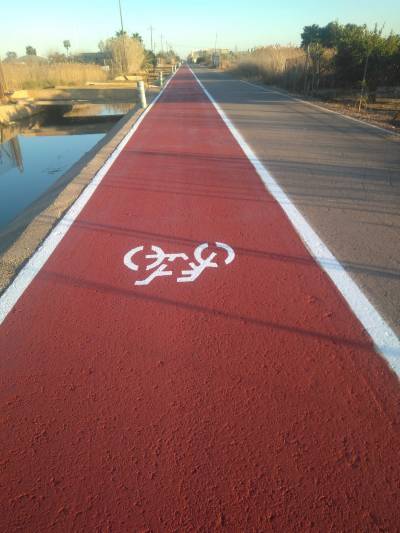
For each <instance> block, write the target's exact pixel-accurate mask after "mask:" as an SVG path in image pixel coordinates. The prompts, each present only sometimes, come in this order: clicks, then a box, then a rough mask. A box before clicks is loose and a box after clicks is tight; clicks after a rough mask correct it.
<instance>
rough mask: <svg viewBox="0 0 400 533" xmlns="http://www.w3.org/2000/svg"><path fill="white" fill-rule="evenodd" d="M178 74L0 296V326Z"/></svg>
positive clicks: (136, 123) (147, 109)
mask: <svg viewBox="0 0 400 533" xmlns="http://www.w3.org/2000/svg"><path fill="white" fill-rule="evenodd" d="M177 72H178V71H177ZM175 74H176V72H175V73H174V74H173V75H172V76H171V78H170V79H169V80H168V82H167V83H166V84H165V86H164V87H163V89H162V90H161V91H160V93H159V94H158V95H157V97H156V98H155V99H154V100H153V102H152V103H151V104H150V105H149V106H148V107H147V108H146V110H145V111H144V112H143V113H142V114H141V115H140V117H139V119H138V120H137V121H136V122H135V124H134V125H133V126H132V128H131V129H130V130H129V131H128V133H127V134H126V135H125V137H124V138H123V139H122V141H121V142H120V143H119V145H118V146H117V147H116V149H115V150H114V152H112V154H111V155H110V157H109V158H108V159H107V161H106V162H105V163H104V165H103V166H102V167H101V168H100V169H99V170H98V171H97V173H96V175H95V176H94V178H93V179H92V181H91V182H90V183H89V184H88V185H87V186H86V188H85V189H84V190H83V192H82V193H81V195H80V196H79V197H78V198H77V199H76V200H75V202H74V203H73V205H72V206H71V207H70V208H69V210H68V211H67V213H66V214H65V215H64V216H63V218H62V219H61V220H60V221H59V222H58V224H57V225H56V226H55V227H54V229H53V230H52V231H51V233H50V234H49V235H48V236H47V238H46V239H45V240H44V241H43V243H42V244H41V246H40V247H39V248H38V249H37V251H36V252H35V253H34V254H33V256H32V257H31V258H30V259H29V261H28V262H27V264H26V265H25V266H24V267H23V268H22V270H21V271H20V272H19V274H18V275H17V277H16V278H15V279H14V281H13V282H12V283H11V285H10V286H9V287H8V288H7V289H6V291H5V292H4V293H3V294H2V296H1V297H0V325H1V324H2V323H3V322H4V320H5V319H6V317H7V315H8V314H9V312H10V311H11V310H12V308H13V307H14V305H15V304H16V303H17V301H18V300H19V298H20V297H21V296H22V294H23V293H24V292H25V290H26V289H27V288H28V286H29V285H30V283H32V281H33V279H34V278H35V277H36V275H37V274H38V273H39V271H40V270H41V268H42V267H43V265H44V264H45V263H46V261H47V260H48V259H49V257H50V256H51V254H52V253H53V252H54V250H55V249H56V248H57V246H58V245H59V244H60V242H61V240H62V239H63V238H64V237H65V235H66V233H67V232H68V230H69V228H70V227H71V226H72V224H73V223H74V221H75V219H76V218H77V217H78V215H79V213H80V212H81V211H82V209H83V208H84V207H85V205H86V204H87V203H88V201H89V200H90V198H91V197H92V196H93V194H94V192H95V190H96V189H97V187H98V186H99V184H100V183H101V181H102V180H103V178H104V176H105V175H106V174H107V172H108V171H109V169H110V167H111V166H112V164H113V163H114V161H115V160H116V159H117V157H118V156H119V154H120V153H121V152H122V150H123V149H124V148H125V146H126V144H127V143H128V142H129V141H130V139H131V137H132V136H133V135H134V133H135V132H136V131H137V130H138V128H139V126H140V125H141V123H142V122H143V120H144V119H145V118H146V116H147V115H148V113H149V112H150V110H151V109H152V108H153V107H154V105H155V104H156V103H157V101H158V100H159V99H160V97H161V95H162V94H163V92H164V91H165V89H166V88H167V87H168V85H169V83H170V81H171V80H172V78H173V77H174V76H175Z"/></svg>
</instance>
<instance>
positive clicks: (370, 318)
mask: <svg viewBox="0 0 400 533" xmlns="http://www.w3.org/2000/svg"><path fill="white" fill-rule="evenodd" d="M190 70H191V69H190ZM191 71H192V70H191ZM192 74H193V76H194V77H195V79H196V80H197V83H198V84H199V85H200V87H201V88H202V89H203V91H204V93H205V94H206V95H207V97H208V98H209V100H210V101H211V103H212V104H213V105H214V107H215V109H216V110H217V111H218V113H219V115H220V117H221V118H222V120H223V121H224V122H225V124H226V126H227V127H228V129H229V130H230V132H231V133H232V135H233V137H234V138H235V139H236V141H237V142H238V144H239V145H240V147H241V148H242V150H243V152H244V153H245V155H246V156H247V158H248V159H249V161H250V162H251V164H252V165H253V167H254V168H255V170H256V172H257V174H258V175H259V176H260V178H261V180H262V181H263V183H264V185H265V187H266V189H267V190H268V191H269V192H270V193H271V195H272V196H273V197H274V198H275V200H276V201H277V202H278V203H279V205H280V206H281V208H282V209H283V211H284V212H285V213H286V215H287V217H288V218H289V220H290V222H291V223H292V225H293V226H294V228H295V229H296V231H297V233H298V235H299V236H300V238H301V239H302V241H303V242H304V244H305V245H306V247H307V249H308V250H309V252H310V253H311V255H312V256H313V257H314V259H315V260H316V261H317V263H318V264H319V265H320V266H321V268H322V269H323V270H324V271H325V272H326V273H327V274H328V276H329V277H330V278H331V280H332V281H333V283H334V284H335V285H336V287H337V289H338V290H339V292H340V293H341V294H342V296H343V298H344V299H345V300H346V302H347V304H348V305H349V307H350V308H351V310H352V311H353V313H354V314H355V316H356V317H357V318H358V320H359V321H360V322H361V324H362V325H363V327H364V328H365V330H366V331H367V332H368V334H369V336H370V337H371V339H372V340H373V342H374V344H375V348H376V349H377V351H378V352H379V353H380V354H381V355H382V356H383V357H384V358H385V359H386V361H387V362H388V363H389V365H390V366H391V368H392V369H393V370H394V371H395V372H396V374H397V375H398V376H399V377H400V339H399V338H398V337H397V335H396V334H395V332H394V331H393V330H392V329H391V327H390V326H389V325H388V324H387V323H386V321H385V320H384V319H383V317H382V316H381V315H380V313H379V312H378V311H377V310H376V309H375V307H374V306H373V305H372V303H371V302H370V301H369V300H368V298H367V297H366V296H365V294H364V293H363V292H362V290H361V289H360V288H359V287H358V285H357V284H356V283H355V281H354V280H353V279H352V278H351V277H350V275H349V274H348V273H347V272H346V270H345V269H344V267H343V266H342V265H341V263H340V262H339V261H338V260H337V259H336V257H335V256H334V255H333V253H332V252H331V251H330V250H329V248H328V247H327V246H326V244H325V243H324V242H323V241H322V240H321V239H320V237H319V236H318V235H317V233H316V232H315V231H314V229H313V228H312V227H311V226H310V224H309V223H308V222H307V220H306V219H305V218H304V216H303V215H302V214H301V213H300V211H299V210H298V209H297V207H296V206H295V205H294V204H293V202H292V201H291V199H290V198H289V196H288V195H287V194H286V193H285V192H284V191H283V189H282V188H281V187H280V185H279V184H278V182H277V181H276V180H275V179H274V178H273V177H272V175H271V174H270V173H269V171H268V170H267V169H266V168H265V166H264V165H263V164H262V162H261V161H260V160H259V159H258V157H257V156H256V154H255V153H254V152H253V150H252V149H251V148H250V146H249V145H248V144H247V142H246V141H245V140H244V138H243V137H242V135H241V133H239V131H238V130H237V129H236V126H235V125H234V124H233V122H232V121H231V120H230V119H229V118H228V116H227V115H226V114H225V112H224V111H223V109H222V108H221V107H220V105H219V104H218V103H217V102H216V101H215V100H214V98H213V97H212V96H211V94H210V93H209V92H208V90H207V89H206V88H205V86H204V85H203V83H202V82H201V81H200V80H199V78H198V77H197V76H196V74H195V73H194V72H193V71H192Z"/></svg>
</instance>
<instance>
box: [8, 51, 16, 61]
mask: <svg viewBox="0 0 400 533" xmlns="http://www.w3.org/2000/svg"><path fill="white" fill-rule="evenodd" d="M17 57H18V56H17V53H16V52H13V51H11V50H10V51H9V52H7V53H6V58H7V61H15V59H17Z"/></svg>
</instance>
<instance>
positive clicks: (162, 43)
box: [161, 34, 164, 53]
mask: <svg viewBox="0 0 400 533" xmlns="http://www.w3.org/2000/svg"><path fill="white" fill-rule="evenodd" d="M163 38H164V36H163V34H161V53H164V41H163Z"/></svg>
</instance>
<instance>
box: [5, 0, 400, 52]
mask: <svg viewBox="0 0 400 533" xmlns="http://www.w3.org/2000/svg"><path fill="white" fill-rule="evenodd" d="M360 4H361V3H360V2H359V1H358V0H336V1H331V2H323V1H322V2H321V0H319V1H315V0H287V1H284V0H282V1H280V2H279V1H278V2H277V1H276V0H275V1H273V2H270V1H268V0H236V1H235V0H186V1H183V0H151V1H150V2H146V1H143V0H142V1H141V2H139V1H138V0H122V6H123V13H124V19H125V27H126V29H127V30H128V31H129V32H139V33H140V34H141V35H142V36H143V37H144V39H145V42H146V44H147V45H149V43H150V32H149V30H148V28H149V26H150V25H152V26H154V28H155V30H154V34H155V41H156V45H157V47H158V48H159V47H160V35H161V33H162V34H163V35H164V41H168V42H170V43H171V44H172V45H173V46H174V48H175V49H176V50H177V51H178V53H180V54H181V55H182V56H185V55H186V54H187V53H188V52H189V51H190V50H191V49H198V48H209V47H213V46H214V41H215V34H216V32H218V46H220V47H224V48H225V47H226V48H232V49H234V48H235V47H236V46H237V47H238V49H239V50H243V49H247V48H251V47H253V46H258V45H263V44H277V43H279V44H288V43H293V44H298V43H299V40H300V33H301V30H302V28H303V26H305V25H308V24H313V23H317V24H320V25H325V24H326V23H328V22H330V21H331V20H335V19H338V20H339V21H340V22H343V23H346V22H353V23H357V24H362V23H364V22H365V23H367V24H369V25H371V26H372V25H373V24H374V23H375V22H377V23H378V24H379V25H382V24H385V30H386V31H387V32H388V31H390V30H394V31H395V32H396V33H400V7H399V5H400V4H399V0H380V1H379V2H363V4H364V5H363V6H362V7H361V5H360ZM119 25H120V22H119V11H118V0H92V1H88V0H86V1H85V0H67V1H65V2H55V1H54V0H35V1H34V2H33V1H32V0H18V2H15V3H14V2H5V1H4V5H2V7H1V33H0V55H1V57H4V55H5V52H6V51H7V50H14V51H16V52H17V53H18V54H19V55H22V54H23V53H24V50H25V46H26V45H28V44H30V45H32V46H34V47H35V48H36V49H37V52H38V54H40V55H46V54H47V53H48V52H50V51H62V41H63V40H64V39H69V40H70V41H71V44H72V49H71V52H78V51H95V50H97V44H98V42H99V41H100V40H101V39H106V38H107V37H109V36H111V35H113V34H114V32H115V31H116V30H117V29H119Z"/></svg>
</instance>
